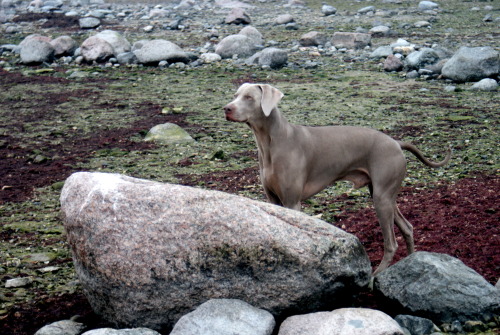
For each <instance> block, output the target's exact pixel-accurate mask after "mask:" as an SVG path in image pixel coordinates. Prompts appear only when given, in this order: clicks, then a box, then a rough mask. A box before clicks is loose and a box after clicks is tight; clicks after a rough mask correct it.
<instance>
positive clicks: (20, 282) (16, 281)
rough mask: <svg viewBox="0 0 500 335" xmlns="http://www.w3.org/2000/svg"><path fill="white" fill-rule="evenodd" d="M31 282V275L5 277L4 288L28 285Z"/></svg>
mask: <svg viewBox="0 0 500 335" xmlns="http://www.w3.org/2000/svg"><path fill="white" fill-rule="evenodd" d="M32 282H33V278H31V277H21V278H13V279H7V281H6V282H5V288H12V287H24V286H28V285H30V284H31V283H32Z"/></svg>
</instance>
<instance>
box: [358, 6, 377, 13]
mask: <svg viewBox="0 0 500 335" xmlns="http://www.w3.org/2000/svg"><path fill="white" fill-rule="evenodd" d="M374 12H375V6H367V7H363V8H361V9H359V10H358V14H368V13H374Z"/></svg>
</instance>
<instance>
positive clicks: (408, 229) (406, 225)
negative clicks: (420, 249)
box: [394, 205, 415, 255]
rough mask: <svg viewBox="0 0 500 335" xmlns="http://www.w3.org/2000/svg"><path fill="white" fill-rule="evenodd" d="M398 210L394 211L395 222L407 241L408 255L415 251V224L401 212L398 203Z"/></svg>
mask: <svg viewBox="0 0 500 335" xmlns="http://www.w3.org/2000/svg"><path fill="white" fill-rule="evenodd" d="M395 207H396V210H395V211H394V223H396V226H397V227H398V228H399V231H400V232H401V234H402V235H403V238H404V240H405V243H406V250H407V252H408V255H409V254H411V253H413V252H414V251H415V242H414V241H413V226H412V225H411V223H410V222H408V220H406V218H405V217H404V216H403V214H401V211H400V210H399V208H398V206H397V205H396V206H395Z"/></svg>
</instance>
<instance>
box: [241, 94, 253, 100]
mask: <svg viewBox="0 0 500 335" xmlns="http://www.w3.org/2000/svg"><path fill="white" fill-rule="evenodd" d="M243 98H244V99H245V100H253V97H252V96H251V95H245V96H244V97H243Z"/></svg>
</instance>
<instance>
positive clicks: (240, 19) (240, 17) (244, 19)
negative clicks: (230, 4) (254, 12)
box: [225, 7, 252, 24]
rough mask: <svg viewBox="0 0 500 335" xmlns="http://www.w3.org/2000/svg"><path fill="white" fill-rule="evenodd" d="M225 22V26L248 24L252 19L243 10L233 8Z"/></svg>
mask: <svg viewBox="0 0 500 335" xmlns="http://www.w3.org/2000/svg"><path fill="white" fill-rule="evenodd" d="M225 22H226V23H227V24H250V23H252V19H251V18H250V16H249V15H248V14H247V12H246V11H245V9H243V8H240V7H237V8H233V9H232V10H231V12H229V14H228V15H227V16H226V19H225Z"/></svg>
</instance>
